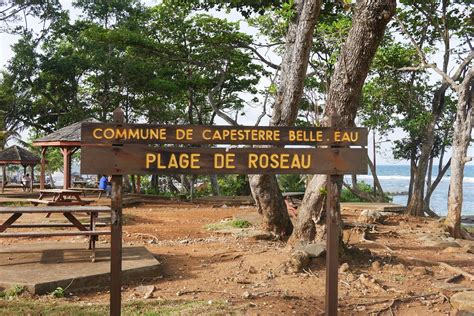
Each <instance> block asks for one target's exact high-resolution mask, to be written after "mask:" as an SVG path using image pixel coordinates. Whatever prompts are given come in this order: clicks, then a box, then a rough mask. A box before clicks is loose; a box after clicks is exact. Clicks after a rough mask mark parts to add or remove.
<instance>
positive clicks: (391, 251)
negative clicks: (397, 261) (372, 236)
mask: <svg viewBox="0 0 474 316" xmlns="http://www.w3.org/2000/svg"><path fill="white" fill-rule="evenodd" d="M366 234H367V230H364V231H363V232H362V236H361V237H360V242H366V243H371V244H374V245H379V246H381V247H383V248H385V249H386V250H387V251H388V252H390V253H394V252H395V251H394V250H393V249H391V248H390V247H388V246H387V245H384V244H382V243H379V242H376V241H373V240H368V239H367V238H366Z"/></svg>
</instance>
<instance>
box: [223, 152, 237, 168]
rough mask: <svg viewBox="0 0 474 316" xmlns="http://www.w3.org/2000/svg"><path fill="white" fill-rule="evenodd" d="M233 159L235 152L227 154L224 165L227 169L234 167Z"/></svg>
mask: <svg viewBox="0 0 474 316" xmlns="http://www.w3.org/2000/svg"><path fill="white" fill-rule="evenodd" d="M234 161H235V154H227V155H226V162H225V167H226V168H227V169H235V165H234Z"/></svg>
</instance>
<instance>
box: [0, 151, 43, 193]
mask: <svg viewBox="0 0 474 316" xmlns="http://www.w3.org/2000/svg"><path fill="white" fill-rule="evenodd" d="M39 163H40V158H39V157H38V156H36V155H35V154H34V153H32V152H31V151H29V150H27V149H25V148H22V147H19V146H11V147H8V148H7V149H5V150H2V151H0V165H1V166H2V175H3V176H2V193H3V192H4V189H5V184H6V181H7V180H6V167H7V165H22V166H23V168H24V173H25V174H26V168H27V167H30V168H31V183H30V188H29V189H30V190H31V191H33V181H34V168H35V165H37V164H39Z"/></svg>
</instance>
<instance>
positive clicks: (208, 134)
mask: <svg viewBox="0 0 474 316" xmlns="http://www.w3.org/2000/svg"><path fill="white" fill-rule="evenodd" d="M202 138H204V140H211V130H210V129H205V130H203V131H202Z"/></svg>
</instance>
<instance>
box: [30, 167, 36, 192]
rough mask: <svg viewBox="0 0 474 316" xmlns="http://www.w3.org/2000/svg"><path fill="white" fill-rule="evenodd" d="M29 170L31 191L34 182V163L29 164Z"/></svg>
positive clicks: (31, 190)
mask: <svg viewBox="0 0 474 316" xmlns="http://www.w3.org/2000/svg"><path fill="white" fill-rule="evenodd" d="M30 170H31V181H30V187H29V189H30V192H33V187H34V185H33V184H34V183H35V165H30Z"/></svg>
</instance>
